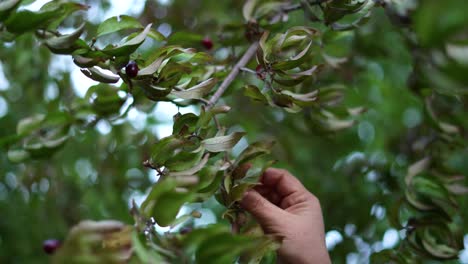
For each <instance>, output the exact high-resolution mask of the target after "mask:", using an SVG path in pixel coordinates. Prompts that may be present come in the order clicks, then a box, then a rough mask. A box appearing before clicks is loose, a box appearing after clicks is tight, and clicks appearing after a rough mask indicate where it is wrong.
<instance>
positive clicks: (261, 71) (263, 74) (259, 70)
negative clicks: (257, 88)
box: [255, 64, 266, 80]
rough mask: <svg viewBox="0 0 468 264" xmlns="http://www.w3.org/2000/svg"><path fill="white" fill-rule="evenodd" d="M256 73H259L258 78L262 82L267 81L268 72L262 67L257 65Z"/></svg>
mask: <svg viewBox="0 0 468 264" xmlns="http://www.w3.org/2000/svg"><path fill="white" fill-rule="evenodd" d="M255 72H256V73H257V77H258V78H259V79H260V80H265V78H266V71H265V69H264V68H263V66H262V65H260V64H259V65H257V68H255Z"/></svg>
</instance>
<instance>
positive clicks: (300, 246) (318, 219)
mask: <svg viewBox="0 0 468 264" xmlns="http://www.w3.org/2000/svg"><path fill="white" fill-rule="evenodd" d="M260 183H261V185H259V186H257V187H255V189H254V190H250V191H248V192H247V193H246V194H245V195H244V197H243V199H242V201H241V205H242V207H243V208H244V209H245V210H247V211H248V212H249V213H251V214H252V215H253V216H254V217H255V219H256V220H257V221H258V223H259V224H260V226H261V227H262V229H263V231H264V232H265V233H266V234H271V235H276V236H280V237H282V238H283V243H282V245H281V247H280V249H279V250H278V259H279V261H280V263H282V264H288V263H294V264H309V263H314V264H315V263H316V264H322V263H324V264H325V263H331V261H330V257H329V255H328V251H327V248H326V245H325V234H324V224H323V216H322V210H321V208H320V203H319V201H318V199H317V198H316V197H315V196H314V195H313V194H311V193H310V192H309V191H307V189H306V188H305V187H304V186H303V185H302V183H301V182H300V181H299V180H298V179H296V178H295V177H294V176H292V175H291V174H290V173H289V172H288V171H286V170H282V169H274V168H270V169H268V170H266V171H265V173H264V174H263V175H262V177H261V179H260Z"/></svg>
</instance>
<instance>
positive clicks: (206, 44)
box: [202, 37, 213, 50]
mask: <svg viewBox="0 0 468 264" xmlns="http://www.w3.org/2000/svg"><path fill="white" fill-rule="evenodd" d="M202 45H203V47H205V49H207V50H211V49H212V48H213V41H212V40H211V39H210V38H209V37H206V38H204V39H203V40H202Z"/></svg>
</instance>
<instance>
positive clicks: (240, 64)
mask: <svg viewBox="0 0 468 264" xmlns="http://www.w3.org/2000/svg"><path fill="white" fill-rule="evenodd" d="M258 45H259V44H258V41H255V42H254V43H252V44H251V45H250V47H249V48H248V49H247V51H246V52H245V53H244V55H243V56H242V58H241V59H240V60H239V62H237V64H236V65H234V68H232V70H231V72H230V73H229V75H228V76H227V77H226V79H224V81H223V82H222V83H221V85H220V86H219V88H218V90H216V92H215V94H214V95H213V96H212V97H211V99H210V100H209V101H208V104H207V107H206V109H207V110H209V109H210V108H212V107H213V106H214V105H215V104H216V103H217V102H218V100H219V98H221V96H222V95H223V94H224V92H225V91H226V90H227V89H228V88H229V85H231V83H232V82H233V81H234V80H235V79H236V77H237V75H238V74H239V72H240V69H241V68H243V67H245V65H247V63H249V61H250V60H251V59H252V57H253V56H254V55H255V53H256V52H257V49H258Z"/></svg>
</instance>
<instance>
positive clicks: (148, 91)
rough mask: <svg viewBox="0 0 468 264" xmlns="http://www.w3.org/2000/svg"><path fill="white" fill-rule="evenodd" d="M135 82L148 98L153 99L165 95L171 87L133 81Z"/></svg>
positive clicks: (155, 99)
mask: <svg viewBox="0 0 468 264" xmlns="http://www.w3.org/2000/svg"><path fill="white" fill-rule="evenodd" d="M135 84H136V85H137V86H138V87H140V88H141V89H142V90H143V93H144V94H145V96H146V97H147V98H148V99H151V100H153V101H159V100H161V98H164V97H166V96H167V95H169V94H170V93H171V91H172V88H171V87H167V88H164V87H159V86H155V85H151V84H149V83H147V82H144V81H138V82H135Z"/></svg>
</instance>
